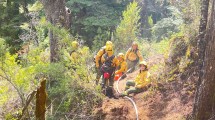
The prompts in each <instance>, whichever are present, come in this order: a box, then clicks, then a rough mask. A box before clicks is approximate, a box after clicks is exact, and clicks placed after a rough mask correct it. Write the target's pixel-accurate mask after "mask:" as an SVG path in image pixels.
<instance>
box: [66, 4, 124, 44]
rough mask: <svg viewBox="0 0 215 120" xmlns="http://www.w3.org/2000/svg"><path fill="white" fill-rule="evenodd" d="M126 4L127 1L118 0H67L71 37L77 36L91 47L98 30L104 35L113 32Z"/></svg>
mask: <svg viewBox="0 0 215 120" xmlns="http://www.w3.org/2000/svg"><path fill="white" fill-rule="evenodd" d="M127 3H128V1H118V0H111V1H110V0H94V1H92V0H67V6H68V7H69V8H70V10H71V11H72V13H73V14H72V20H71V21H72V25H71V26H72V27H71V31H72V35H73V36H75V35H76V34H79V35H80V36H82V37H83V40H84V41H86V43H87V44H88V45H89V46H91V45H92V44H93V42H92V41H93V39H94V38H95V37H96V36H97V35H98V34H99V33H97V31H98V29H101V30H102V32H104V34H105V33H106V31H108V32H110V31H113V30H114V26H117V24H118V23H119V21H120V18H119V16H121V12H122V11H123V10H124V7H125V6H126V4H127ZM105 41H107V39H106V40H105Z"/></svg>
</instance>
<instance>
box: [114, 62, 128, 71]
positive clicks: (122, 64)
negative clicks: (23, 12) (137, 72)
mask: <svg viewBox="0 0 215 120" xmlns="http://www.w3.org/2000/svg"><path fill="white" fill-rule="evenodd" d="M118 67H119V69H118V70H117V71H116V72H115V73H116V74H119V73H125V72H126V71H127V69H128V68H127V63H126V61H124V60H123V61H121V62H119V66H118Z"/></svg>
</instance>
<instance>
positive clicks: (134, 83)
mask: <svg viewBox="0 0 215 120" xmlns="http://www.w3.org/2000/svg"><path fill="white" fill-rule="evenodd" d="M139 68H140V71H139V73H138V75H137V76H136V78H135V80H128V81H127V82H126V87H125V91H124V92H123V93H122V94H120V96H127V95H129V94H131V93H139V92H142V91H143V90H146V89H147V87H148V85H149V84H150V80H149V76H150V73H149V72H148V67H147V63H146V62H145V61H141V62H140V63H139Z"/></svg>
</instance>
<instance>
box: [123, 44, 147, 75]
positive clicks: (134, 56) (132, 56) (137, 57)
mask: <svg viewBox="0 0 215 120" xmlns="http://www.w3.org/2000/svg"><path fill="white" fill-rule="evenodd" d="M125 59H126V61H127V64H128V69H130V70H129V72H133V71H134V69H135V66H136V64H137V63H138V62H139V61H143V56H142V55H141V53H140V51H139V49H138V44H137V43H136V42H133V43H132V46H131V47H130V48H129V49H128V50H127V52H126V54H125Z"/></svg>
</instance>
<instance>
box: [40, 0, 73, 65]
mask: <svg viewBox="0 0 215 120" xmlns="http://www.w3.org/2000/svg"><path fill="white" fill-rule="evenodd" d="M40 1H41V2H42V4H43V6H44V9H45V13H46V17H47V20H48V21H49V22H50V23H51V24H53V25H54V26H55V27H59V28H62V27H64V28H67V29H69V28H70V10H68V9H66V6H65V3H66V2H65V0H40ZM49 37H50V61H51V62H58V61H59V60H60V56H59V38H58V37H57V35H56V34H54V31H52V30H49Z"/></svg>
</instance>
